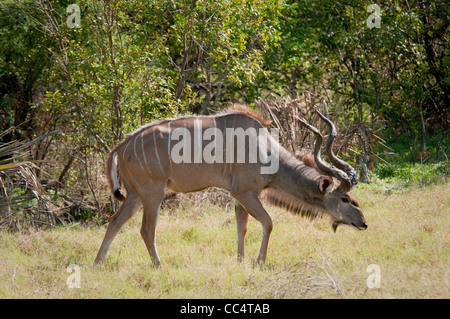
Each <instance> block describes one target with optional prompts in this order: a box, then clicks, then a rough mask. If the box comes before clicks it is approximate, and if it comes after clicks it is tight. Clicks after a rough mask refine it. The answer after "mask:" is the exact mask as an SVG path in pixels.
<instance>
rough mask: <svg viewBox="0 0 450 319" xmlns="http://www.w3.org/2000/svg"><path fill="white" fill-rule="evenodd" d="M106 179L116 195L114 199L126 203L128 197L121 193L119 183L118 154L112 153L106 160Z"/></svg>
mask: <svg viewBox="0 0 450 319" xmlns="http://www.w3.org/2000/svg"><path fill="white" fill-rule="evenodd" d="M106 177H107V179H108V183H109V187H110V188H111V191H112V193H113V195H114V198H116V199H117V200H120V201H122V202H123V201H124V200H125V199H126V197H125V196H124V195H123V194H122V192H121V191H120V182H119V168H118V166H117V154H116V152H114V151H112V152H111V153H109V155H108V158H107V159H106Z"/></svg>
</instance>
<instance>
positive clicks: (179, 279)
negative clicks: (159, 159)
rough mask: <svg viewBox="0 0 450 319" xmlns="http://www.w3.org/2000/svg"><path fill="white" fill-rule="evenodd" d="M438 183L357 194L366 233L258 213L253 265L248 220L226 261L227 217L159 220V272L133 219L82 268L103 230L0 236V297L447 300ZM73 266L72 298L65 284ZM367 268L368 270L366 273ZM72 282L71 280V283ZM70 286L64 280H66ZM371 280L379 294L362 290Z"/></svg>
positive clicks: (209, 210)
mask: <svg viewBox="0 0 450 319" xmlns="http://www.w3.org/2000/svg"><path fill="white" fill-rule="evenodd" d="M449 186H450V185H449V184H446V185H445V184H444V185H439V186H429V187H426V188H419V189H413V190H410V191H408V192H406V193H398V194H395V193H394V194H387V193H386V192H380V191H376V190H374V189H373V188H372V187H371V186H366V185H358V187H357V188H356V190H355V194H356V196H357V198H358V199H359V202H360V204H361V206H362V208H363V211H364V214H365V216H366V219H367V221H368V224H369V227H368V229H367V230H366V231H355V230H353V229H350V228H347V227H340V228H338V230H337V233H336V234H335V233H333V231H332V229H331V225H330V222H329V221H328V220H327V219H326V218H323V219H319V220H316V221H313V222H311V221H310V220H308V219H304V218H301V217H298V216H293V215H291V214H290V213H287V212H284V211H282V210H279V209H276V208H273V207H269V206H267V207H268V211H269V213H270V215H271V216H272V219H273V220H274V230H273V232H272V236H271V241H270V243H269V253H268V260H267V263H266V264H265V265H264V266H259V265H255V264H254V260H255V259H256V257H257V254H258V250H259V245H260V241H261V227H260V225H259V224H258V223H257V222H256V221H255V220H254V219H251V221H250V225H249V231H248V234H247V240H246V260H245V261H244V262H243V263H242V264H238V263H237V261H236V249H237V247H236V246H237V245H236V230H235V227H236V224H235V220H234V212H233V210H232V209H228V212H225V209H224V208H223V207H218V206H214V205H211V204H204V205H202V206H200V209H198V208H197V209H194V207H187V208H185V209H184V210H181V209H180V210H176V211H172V212H169V211H166V210H163V211H162V212H161V216H160V219H159V224H158V237H157V245H158V250H159V254H160V257H161V261H162V263H163V267H164V268H163V269H155V268H154V267H152V264H151V261H150V258H149V256H148V253H147V250H146V248H145V245H144V242H143V241H142V239H141V237H140V234H139V228H140V216H141V215H142V213H139V214H138V216H137V217H136V218H134V219H133V220H132V221H130V222H129V223H128V224H127V225H126V226H125V227H124V228H123V230H122V231H121V232H120V233H119V235H118V236H117V238H116V239H115V241H114V242H113V244H112V246H111V249H110V251H109V254H108V257H107V260H106V261H105V264H104V265H103V266H101V267H93V266H92V263H93V261H94V258H95V256H96V253H97V249H98V248H99V245H100V243H101V241H102V239H103V235H104V233H105V230H106V226H95V227H84V226H80V225H71V226H69V227H60V228H54V229H52V230H47V231H29V232H26V233H24V232H23V233H8V232H1V233H0V297H1V298H116V297H126V298H316V297H326V298H449V297H450V287H449V278H448V276H449V270H450V267H449V258H450V246H449V225H450V208H449V207H450V192H449V189H450V188H449ZM71 264H76V265H78V266H79V271H78V272H77V274H78V275H79V279H80V288H73V289H70V288H69V287H68V285H67V283H66V281H67V279H68V277H69V276H71V275H73V276H75V273H72V274H69V272H67V267H68V266H69V265H71ZM371 264H375V265H377V266H375V267H376V268H377V267H378V268H377V269H378V270H379V271H376V270H374V271H371V268H369V272H368V266H369V265H371ZM73 276H72V277H73ZM72 277H71V278H72ZM375 279H379V288H369V287H368V282H369V286H370V283H374V281H373V280H375Z"/></svg>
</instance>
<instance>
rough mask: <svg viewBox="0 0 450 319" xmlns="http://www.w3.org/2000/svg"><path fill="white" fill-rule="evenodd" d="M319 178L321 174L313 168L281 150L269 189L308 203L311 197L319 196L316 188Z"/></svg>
mask: <svg viewBox="0 0 450 319" xmlns="http://www.w3.org/2000/svg"><path fill="white" fill-rule="evenodd" d="M320 176H321V174H320V173H319V172H317V171H316V170H315V169H314V168H312V167H309V166H307V165H306V164H305V163H303V162H302V161H300V160H298V159H297V158H295V157H294V156H293V155H292V154H290V153H289V152H288V151H287V150H283V151H282V152H280V162H279V169H278V172H277V173H276V174H275V176H274V179H273V181H272V184H271V185H270V187H271V188H274V189H276V190H278V191H282V192H285V193H288V194H289V195H292V196H295V197H298V198H304V200H305V201H307V202H310V200H311V199H312V198H313V197H316V196H317V195H320V191H319V187H318V180H319V178H320ZM311 204H313V203H311Z"/></svg>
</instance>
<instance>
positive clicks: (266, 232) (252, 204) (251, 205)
mask: <svg viewBox="0 0 450 319" xmlns="http://www.w3.org/2000/svg"><path fill="white" fill-rule="evenodd" d="M232 196H233V197H234V198H236V199H237V200H238V201H239V203H240V204H241V205H242V206H244V208H245V209H246V210H247V211H248V212H249V213H250V215H252V216H253V217H254V218H255V219H256V220H257V221H259V222H260V223H261V225H262V228H263V237H262V241H261V249H260V250H259V255H258V260H257V261H258V263H264V262H265V261H266V256H267V247H268V245H269V237H270V233H271V232H272V228H273V225H272V219H271V218H270V216H269V214H267V212H266V210H265V209H264V207H263V206H262V204H261V202H260V200H259V198H258V194H257V193H256V192H254V191H248V192H244V193H241V194H239V193H237V194H236V193H235V194H232Z"/></svg>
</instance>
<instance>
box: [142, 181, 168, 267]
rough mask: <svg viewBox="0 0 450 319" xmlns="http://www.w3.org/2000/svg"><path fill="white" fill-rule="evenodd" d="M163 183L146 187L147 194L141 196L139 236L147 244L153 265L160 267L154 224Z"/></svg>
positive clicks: (162, 195)
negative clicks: (141, 214) (141, 211)
mask: <svg viewBox="0 0 450 319" xmlns="http://www.w3.org/2000/svg"><path fill="white" fill-rule="evenodd" d="M164 187H165V184H155V185H153V186H152V187H151V188H149V189H146V193H147V194H148V196H145V197H142V198H145V199H144V200H143V204H144V214H143V216H142V226H141V236H142V239H144V242H145V245H146V246H147V249H148V252H149V254H150V257H151V258H152V261H153V263H154V264H155V266H157V267H160V266H161V261H160V260H159V256H158V251H157V249H156V224H157V222H158V216H159V208H160V206H161V202H162V200H163V199H164Z"/></svg>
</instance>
